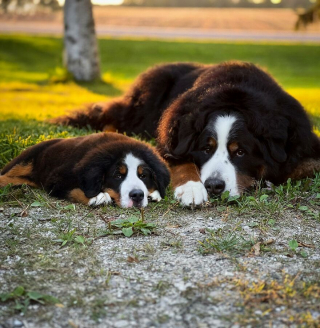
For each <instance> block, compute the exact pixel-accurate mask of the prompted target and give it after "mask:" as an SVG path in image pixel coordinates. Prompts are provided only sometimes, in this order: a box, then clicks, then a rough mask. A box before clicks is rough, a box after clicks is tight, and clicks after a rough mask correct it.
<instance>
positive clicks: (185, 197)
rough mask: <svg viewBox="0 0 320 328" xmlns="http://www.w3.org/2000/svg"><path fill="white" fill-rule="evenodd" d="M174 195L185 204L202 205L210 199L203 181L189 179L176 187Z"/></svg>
mask: <svg viewBox="0 0 320 328" xmlns="http://www.w3.org/2000/svg"><path fill="white" fill-rule="evenodd" d="M174 197H175V198H176V199H177V200H178V201H179V202H180V204H181V205H184V206H190V205H200V204H202V203H203V202H205V201H207V200H208V193H207V190H206V188H205V187H204V185H203V184H202V182H195V181H188V182H187V183H185V184H184V185H182V186H180V187H177V188H176V190H175V191H174Z"/></svg>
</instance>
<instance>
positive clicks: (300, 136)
mask: <svg viewBox="0 0 320 328" xmlns="http://www.w3.org/2000/svg"><path fill="white" fill-rule="evenodd" d="M54 122H55V123H60V124H68V125H73V126H78V127H84V126H87V125H88V126H91V127H92V128H93V129H96V130H108V131H118V132H120V133H124V132H125V133H126V134H127V135H137V134H138V135H142V136H143V137H145V138H153V137H156V138H157V147H158V149H159V151H160V153H161V155H162V156H163V157H164V158H165V159H167V161H168V162H169V164H170V166H171V174H172V185H173V188H174V190H175V192H174V194H175V197H176V198H177V199H178V200H180V202H181V203H182V204H184V205H190V204H195V205H198V204H201V203H202V202H203V201H206V200H207V198H208V193H209V194H214V195H218V194H220V193H222V192H223V191H225V190H228V191H229V192H230V195H238V194H240V193H241V192H242V191H244V190H246V189H247V188H249V187H250V186H251V185H252V184H253V182H254V181H255V180H260V179H265V180H269V181H271V182H273V183H275V184H279V183H282V182H284V181H286V180H287V179H288V178H294V179H300V178H304V177H307V176H312V175H313V174H314V171H320V141H319V138H318V137H317V136H316V135H315V134H314V133H313V132H312V127H311V124H310V121H309V119H308V117H307V114H306V112H305V111H304V109H303V107H302V106H301V104H300V103H299V102H298V101H297V100H296V99H294V98H293V97H292V96H290V95H289V94H288V93H286V92H285V91H284V90H283V89H282V88H281V87H280V86H279V85H278V84H277V83H276V82H275V80H274V79H273V78H272V77H271V76H270V75H268V74H267V73H266V72H264V71H263V70H261V69H259V68H258V67H256V66H255V65H253V64H250V63H241V62H226V63H222V64H219V65H199V64H192V63H191V64H188V63H176V64H166V65H161V66H156V67H154V68H151V69H149V70H148V71H146V72H145V73H143V74H141V75H140V76H139V77H138V79H137V81H136V82H135V84H134V85H133V87H132V88H131V90H129V92H127V93H126V94H125V95H124V96H123V97H122V98H120V99H117V100H115V101H112V102H108V103H101V104H94V105H91V106H89V107H88V108H87V109H86V110H84V111H78V112H74V113H71V114H70V115H67V116H63V117H59V118H57V119H55V120H54Z"/></svg>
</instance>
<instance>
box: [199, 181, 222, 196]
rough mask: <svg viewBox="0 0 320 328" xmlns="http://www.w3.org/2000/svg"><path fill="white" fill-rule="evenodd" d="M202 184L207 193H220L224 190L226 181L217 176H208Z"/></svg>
mask: <svg viewBox="0 0 320 328" xmlns="http://www.w3.org/2000/svg"><path fill="white" fill-rule="evenodd" d="M204 186H205V188H206V189H207V191H208V193H209V194H214V195H220V194H221V193H222V192H223V191H224V189H225V187H226V183H225V182H224V181H223V180H221V179H218V178H210V179H207V180H206V181H205V183H204Z"/></svg>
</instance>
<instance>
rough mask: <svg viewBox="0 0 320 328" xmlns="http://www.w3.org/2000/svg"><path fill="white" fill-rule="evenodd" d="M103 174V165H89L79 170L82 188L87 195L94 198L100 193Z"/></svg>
mask: <svg viewBox="0 0 320 328" xmlns="http://www.w3.org/2000/svg"><path fill="white" fill-rule="evenodd" d="M103 174H104V170H103V167H102V166H99V165H95V166H89V165H87V166H84V167H81V169H79V170H78V171H77V177H78V183H79V186H80V189H81V190H82V191H83V192H84V193H85V195H86V197H88V198H92V197H95V196H97V195H98V194H99V193H100V191H101V189H102V183H103V178H104V176H103Z"/></svg>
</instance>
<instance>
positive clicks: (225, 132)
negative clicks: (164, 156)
mask: <svg viewBox="0 0 320 328" xmlns="http://www.w3.org/2000/svg"><path fill="white" fill-rule="evenodd" d="M236 120H237V118H236V117H235V116H232V115H230V116H229V115H226V116H219V117H218V118H217V119H216V121H215V122H214V126H213V129H214V131H215V132H216V135H217V140H216V141H217V145H218V146H217V149H216V151H215V153H214V154H213V155H212V157H211V158H210V159H209V160H208V161H207V162H206V163H205V164H204V165H203V167H202V168H201V181H202V182H203V183H205V181H206V180H207V179H208V178H217V179H221V180H223V181H224V182H225V184H226V188H225V190H228V191H229V192H230V196H234V195H238V194H239V191H238V186H237V176H236V169H235V167H234V166H233V164H232V163H231V162H230V159H229V153H228V147H227V146H228V140H229V139H230V132H231V129H232V126H233V124H234V122H235V121H236Z"/></svg>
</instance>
